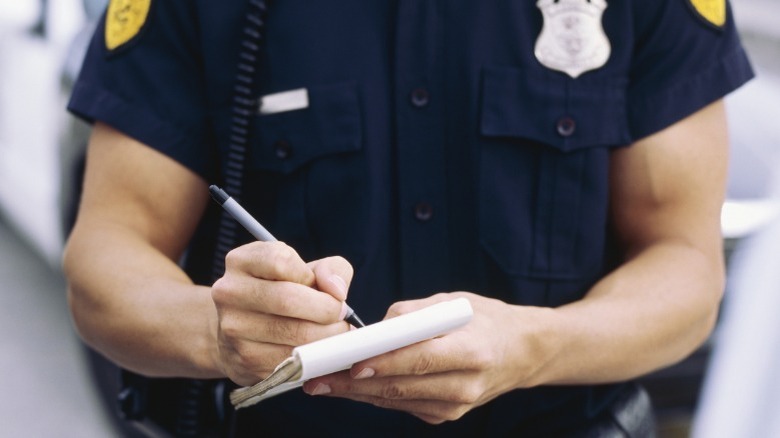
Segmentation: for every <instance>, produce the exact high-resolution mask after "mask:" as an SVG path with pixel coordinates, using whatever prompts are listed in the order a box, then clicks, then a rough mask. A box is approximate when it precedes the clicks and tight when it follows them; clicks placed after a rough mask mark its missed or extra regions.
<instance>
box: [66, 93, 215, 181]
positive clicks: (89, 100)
mask: <svg viewBox="0 0 780 438" xmlns="http://www.w3.org/2000/svg"><path fill="white" fill-rule="evenodd" d="M68 111H70V112H71V113H73V114H74V115H75V116H77V117H79V118H81V119H83V120H85V121H87V122H89V123H94V122H95V121H100V122H103V123H105V124H107V125H110V126H111V127H112V128H114V129H116V130H118V131H120V132H122V133H124V134H125V135H128V136H129V137H132V138H134V139H135V140H138V141H139V142H141V143H143V144H145V145H147V146H149V147H151V148H153V149H155V150H157V151H159V152H161V153H163V154H165V155H167V156H168V157H170V158H172V159H173V160H175V161H177V162H179V163H180V164H182V165H183V166H185V167H187V168H188V169H190V170H191V171H193V172H195V173H197V174H198V175H200V176H201V177H202V178H204V179H206V180H207V181H208V180H209V179H211V178H212V176H213V169H212V167H211V166H210V165H209V164H208V163H209V162H210V161H211V160H209V157H210V154H199V153H196V152H195V151H196V150H197V149H198V148H205V146H204V145H203V144H202V143H203V140H202V138H203V135H199V132H200V130H199V129H186V128H181V127H177V126H174V125H173V124H170V123H166V122H164V121H162V120H160V119H159V118H158V117H156V116H155V115H154V114H152V113H151V112H149V111H144V110H143V109H141V108H137V107H135V106H133V105H131V104H129V103H128V102H126V101H124V100H122V99H121V98H119V97H118V96H116V95H114V94H111V93H109V92H107V91H105V90H97V89H95V88H93V87H90V86H89V85H86V84H84V83H80V82H77V83H76V85H75V87H74V89H73V93H72V95H71V98H70V101H69V102H68ZM201 134H202V133H201Z"/></svg>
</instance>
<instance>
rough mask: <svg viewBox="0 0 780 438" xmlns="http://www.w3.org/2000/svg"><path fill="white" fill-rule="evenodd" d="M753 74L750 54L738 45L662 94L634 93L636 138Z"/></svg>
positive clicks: (710, 100)
mask: <svg viewBox="0 0 780 438" xmlns="http://www.w3.org/2000/svg"><path fill="white" fill-rule="evenodd" d="M753 76H754V74H753V69H752V68H751V66H750V62H749V61H748V58H747V54H746V53H745V51H744V50H743V49H742V48H738V49H737V50H735V51H734V52H732V53H731V54H730V55H728V56H726V57H724V58H722V59H721V60H720V62H719V63H718V64H716V65H715V66H714V67H713V68H711V69H708V70H706V71H703V72H701V73H700V74H698V75H696V76H691V77H690V78H688V79H687V80H685V81H681V82H677V83H674V84H672V85H671V86H670V87H667V88H666V90H664V91H662V92H660V93H655V94H653V95H649V96H641V95H635V96H632V98H631V99H630V100H629V101H630V102H631V103H630V106H629V123H630V126H631V133H632V137H633V138H634V140H639V139H641V138H644V137H647V136H649V135H651V134H654V133H656V132H658V131H661V130H663V129H664V128H667V127H669V126H671V125H673V124H674V123H676V122H678V121H680V120H682V119H684V118H685V117H688V116H689V115H691V114H693V113H695V112H696V111H698V110H700V109H701V108H703V107H705V106H707V105H709V104H711V103H713V102H715V101H716V100H718V99H720V98H722V97H724V96H725V95H727V94H728V93H730V92H732V91H734V90H736V89H737V88H739V87H740V86H741V85H743V84H744V83H745V82H747V81H749V80H750V79H752V78H753Z"/></svg>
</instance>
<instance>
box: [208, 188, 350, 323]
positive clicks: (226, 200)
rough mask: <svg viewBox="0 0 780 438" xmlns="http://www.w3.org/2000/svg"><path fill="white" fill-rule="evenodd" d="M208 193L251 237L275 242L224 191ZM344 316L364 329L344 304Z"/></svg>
mask: <svg viewBox="0 0 780 438" xmlns="http://www.w3.org/2000/svg"><path fill="white" fill-rule="evenodd" d="M209 193H211V196H212V198H214V200H215V201H217V202H218V203H219V205H221V206H222V208H224V209H225V211H227V212H228V213H229V214H230V215H231V216H232V217H233V218H234V219H235V220H236V221H237V222H238V223H240V224H241V225H242V226H243V227H244V228H245V229H246V230H247V231H248V232H249V233H250V234H251V235H252V236H254V237H255V238H256V239H257V240H260V241H263V242H276V241H277V239H276V238H275V237H274V236H273V234H271V233H270V232H269V231H268V230H267V229H266V228H265V227H264V226H263V225H262V224H260V222H258V221H257V220H256V219H255V218H254V217H252V215H251V214H249V212H248V211H246V209H244V207H242V206H241V205H240V204H239V203H238V202H236V200H235V199H233V198H231V197H230V195H228V194H227V193H226V192H225V191H224V190H222V189H221V188H219V187H217V186H216V185H211V186H209ZM344 306H345V308H346V311H347V313H346V315H345V316H344V320H345V321H347V322H348V323H350V324H352V325H353V326H355V327H358V328H360V327H365V324H364V323H363V321H362V320H361V319H360V317H358V316H357V314H356V313H355V311H354V310H352V308H351V307H349V305H347V304H346V303H344Z"/></svg>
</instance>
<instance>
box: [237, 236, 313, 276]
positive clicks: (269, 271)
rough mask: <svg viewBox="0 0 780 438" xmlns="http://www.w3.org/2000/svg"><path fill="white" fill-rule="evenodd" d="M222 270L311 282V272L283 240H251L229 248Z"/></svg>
mask: <svg viewBox="0 0 780 438" xmlns="http://www.w3.org/2000/svg"><path fill="white" fill-rule="evenodd" d="M225 269H226V270H227V271H228V272H232V273H246V274H248V275H250V276H252V277H255V278H262V279H265V280H277V281H289V282H293V283H299V284H303V285H307V286H313V285H314V273H313V272H312V270H311V268H310V267H309V266H308V265H306V263H305V262H304V261H303V259H301V257H300V256H299V255H298V253H297V252H295V250H294V249H293V248H291V247H289V246H287V245H286V244H285V243H284V242H252V243H249V244H246V245H243V246H240V247H238V248H236V249H234V250H232V251H230V252H229V253H228V254H227V256H226V257H225Z"/></svg>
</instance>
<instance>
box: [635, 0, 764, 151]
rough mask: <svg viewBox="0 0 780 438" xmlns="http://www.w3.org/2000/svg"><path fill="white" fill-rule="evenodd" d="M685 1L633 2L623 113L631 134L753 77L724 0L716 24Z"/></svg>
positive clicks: (661, 124) (656, 126)
mask: <svg viewBox="0 0 780 438" xmlns="http://www.w3.org/2000/svg"><path fill="white" fill-rule="evenodd" d="M690 1H691V0H654V1H645V0H639V1H636V2H634V5H635V7H636V8H637V11H635V14H634V16H635V26H636V35H637V40H636V47H635V56H634V59H633V62H632V67H631V72H630V86H629V90H628V113H629V125H630V129H631V134H632V137H633V138H635V139H639V138H642V137H645V136H647V135H650V134H652V133H655V132H657V131H660V130H662V129H664V128H665V127H667V126H669V125H671V124H673V123H675V122H677V121H679V120H681V119H683V118H685V117H687V116H688V115H690V114H692V113H694V112H696V111H697V110H699V109H701V108H703V107H704V106H706V105H708V104H710V103H712V102H714V101H716V100H718V99H720V98H721V97H723V96H725V95H726V94H728V93H729V92H731V91H733V90H735V89H736V88H738V87H739V86H740V85H742V84H744V83H745V82H747V81H748V80H749V79H751V78H752V77H753V71H752V69H751V66H750V63H749V61H748V58H747V56H746V54H745V52H744V50H743V48H742V46H741V44H740V41H739V36H738V34H737V30H736V28H735V25H734V20H733V15H732V12H731V8H730V5H728V3H727V4H726V5H725V6H726V19H725V23H724V24H723V25H722V26H720V27H719V26H716V25H714V24H712V23H709V22H707V20H706V19H705V18H704V17H701V16H699V15H698V14H697V13H696V11H695V7H694V6H693V4H692V3H689V2H690ZM716 3H717V2H716Z"/></svg>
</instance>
